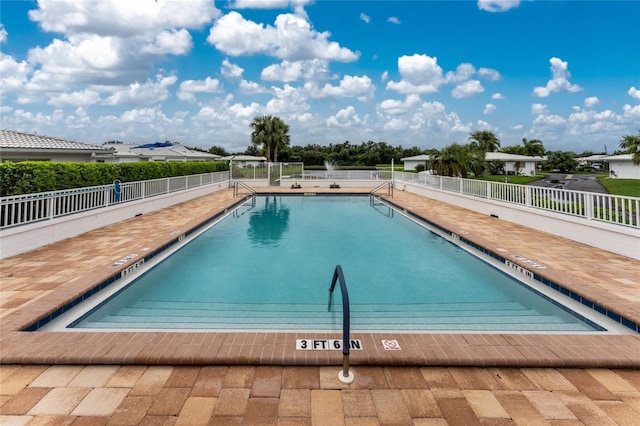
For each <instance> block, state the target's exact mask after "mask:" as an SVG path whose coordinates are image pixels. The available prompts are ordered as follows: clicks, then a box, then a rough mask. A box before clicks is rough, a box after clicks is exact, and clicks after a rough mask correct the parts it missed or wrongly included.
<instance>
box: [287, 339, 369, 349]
mask: <svg viewBox="0 0 640 426" xmlns="http://www.w3.org/2000/svg"><path fill="white" fill-rule="evenodd" d="M341 349H342V339H296V350H298V351H337V350H341ZM349 349H350V350H356V351H359V350H362V342H361V341H360V339H351V340H350V341H349Z"/></svg>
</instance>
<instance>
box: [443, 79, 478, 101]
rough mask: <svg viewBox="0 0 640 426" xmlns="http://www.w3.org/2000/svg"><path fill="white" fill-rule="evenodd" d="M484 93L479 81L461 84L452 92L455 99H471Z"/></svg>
mask: <svg viewBox="0 0 640 426" xmlns="http://www.w3.org/2000/svg"><path fill="white" fill-rule="evenodd" d="M482 92H484V87H482V84H481V83H480V82H479V81H478V80H469V81H465V82H464V83H461V84H459V85H457V86H456V87H455V89H453V90H452V91H451V95H452V96H453V97H454V98H470V97H472V96H475V95H477V94H479V93H482Z"/></svg>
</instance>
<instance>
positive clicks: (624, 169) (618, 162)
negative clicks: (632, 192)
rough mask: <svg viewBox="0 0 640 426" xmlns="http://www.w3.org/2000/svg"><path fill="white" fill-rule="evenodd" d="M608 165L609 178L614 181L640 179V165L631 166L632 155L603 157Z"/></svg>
mask: <svg viewBox="0 0 640 426" xmlns="http://www.w3.org/2000/svg"><path fill="white" fill-rule="evenodd" d="M604 161H606V162H607V163H609V177H611V178H614V179H616V178H617V179H640V165H636V164H633V155H632V154H622V155H610V156H608V157H604Z"/></svg>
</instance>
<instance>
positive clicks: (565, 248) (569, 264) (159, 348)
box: [0, 190, 640, 425]
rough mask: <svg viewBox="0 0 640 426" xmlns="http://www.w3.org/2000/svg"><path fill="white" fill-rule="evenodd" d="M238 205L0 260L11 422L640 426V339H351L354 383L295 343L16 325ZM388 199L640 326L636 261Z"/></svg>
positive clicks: (216, 202)
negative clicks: (523, 262) (535, 268)
mask: <svg viewBox="0 0 640 426" xmlns="http://www.w3.org/2000/svg"><path fill="white" fill-rule="evenodd" d="M298 191H299V190H298ZM335 191H336V190H332V192H335ZM338 191H343V190H338ZM235 201H236V200H234V199H233V196H232V192H231V191H221V192H219V193H216V194H212V195H210V196H207V197H203V198H201V199H198V200H194V201H191V202H188V203H184V204H181V205H178V206H174V207H171V208H168V209H165V210H162V211H160V212H156V213H152V214H148V215H145V216H141V217H137V218H132V219H130V220H128V221H125V222H122V223H119V224H116V225H112V226H109V227H105V228H102V229H99V230H96V231H93V232H90V233H87V234H85V235H82V236H79V237H76V238H72V239H69V240H65V241H62V242H60V243H57V244H54V245H52V246H49V247H44V248H42V249H38V250H34V251H32V252H29V253H25V254H23V255H19V256H15V257H12V258H9V259H6V260H3V261H1V263H0V266H1V268H2V269H1V272H0V274H1V275H0V278H1V280H2V281H1V283H0V296H1V299H0V322H1V324H0V332H1V335H0V362H1V363H2V365H1V366H0V424H2V425H5V424H7V425H12V424H71V423H73V424H114V425H115V424H185V425H198V424H281V425H288V424H320V425H326V424H328V425H333V424H347V425H366V424H446V423H449V424H465V425H466V424H481V423H482V424H503V423H504V424H513V423H516V424H527V425H528V424H554V423H557V424H560V423H566V424H639V423H640V370H638V368H639V367H640V336H638V335H637V334H628V335H606V334H580V335H562V334H553V335H538V334H455V333H432V334H393V333H392V335H391V336H389V335H381V334H375V333H358V332H357V330H354V331H353V337H354V338H359V339H361V340H362V342H363V345H364V350H362V351H352V353H351V363H352V365H353V367H352V370H353V372H354V373H355V377H356V379H355V381H354V383H353V384H351V385H345V384H342V383H341V382H339V381H338V379H337V373H338V371H339V366H340V365H341V362H342V355H341V353H339V351H327V352H320V351H313V352H308V351H296V350H295V339H296V337H298V338H299V337H300V336H297V335H296V334H295V333H291V334H287V333H208V332H203V333H176V332H166V333H165V332H129V333H127V332H24V331H20V330H21V329H22V328H24V327H26V326H28V325H29V324H31V323H32V322H33V321H34V320H35V319H37V318H39V317H42V316H44V315H46V314H48V313H50V312H52V311H55V309H57V308H59V307H61V306H64V304H66V303H68V302H69V301H70V300H73V299H75V298H76V297H77V296H78V295H79V294H82V293H83V292H85V291H86V290H88V289H89V288H91V287H92V286H93V285H95V284H96V283H99V282H101V281H102V280H104V279H105V278H107V277H108V276H110V275H111V274H113V273H114V272H115V271H114V269H113V268H109V266H110V265H112V264H113V263H114V262H116V261H117V260H119V259H122V258H123V257H124V256H126V255H128V254H131V253H137V254H144V252H146V251H148V250H153V249H154V248H156V247H160V246H162V245H163V244H166V243H167V242H169V241H171V240H172V239H174V238H176V235H179V234H180V233H183V232H185V231H186V230H188V229H190V228H193V227H194V226H196V225H198V224H200V223H202V222H204V221H206V220H207V219H208V218H209V217H211V216H212V214H214V213H216V212H219V211H221V210H224V209H225V208H228V207H229V206H231V205H232V204H233V203H234V202H235ZM393 201H394V203H397V204H399V205H401V206H403V208H406V209H407V210H409V211H411V212H413V213H415V214H418V215H421V216H424V217H425V218H427V219H428V220H430V221H431V222H433V223H436V224H438V225H440V226H443V227H444V228H446V229H449V230H451V231H453V232H461V231H464V232H462V233H463V234H464V235H465V238H468V239H469V240H471V241H473V242H475V243H477V244H479V245H481V246H482V247H485V248H488V249H490V250H499V251H500V252H501V253H503V255H504V256H505V257H509V258H510V256H512V255H519V256H523V257H526V258H528V259H531V260H534V261H535V262H537V263H540V264H543V265H545V267H546V269H545V272H544V273H545V274H547V275H548V278H550V279H553V280H554V281H556V282H558V283H561V284H562V285H564V286H565V287H566V288H569V289H571V290H573V291H575V292H578V293H580V294H583V295H585V296H588V297H590V298H591V299H592V300H594V301H597V302H598V303H599V304H600V305H601V306H604V307H607V308H610V309H614V310H615V311H616V312H618V313H620V314H623V315H625V316H626V317H627V318H629V319H631V320H632V321H635V322H636V323H637V322H640V284H639V283H638V277H640V262H638V261H635V260H632V259H630V258H625V257H623V256H618V255H615V254H611V253H608V252H604V251H602V250H598V249H596V248H593V247H589V246H585V245H582V244H578V243H574V242H571V241H568V240H565V239H562V238H558V237H555V236H553V235H550V234H545V233H542V232H537V231H533V230H531V229H528V228H525V227H521V226H518V225H514V224H510V223H507V222H504V221H500V220H497V219H494V218H490V217H486V216H484V215H480V214H477V213H474V212H470V211H467V210H464V209H459V208H454V207H451V206H448V205H445V204H442V203H438V202H436V201H433V200H430V199H426V198H422V197H417V196H415V195H412V194H409V193H406V192H402V191H396V193H395V194H394V198H393ZM133 261H135V260H132V261H131V262H133ZM131 262H128V263H124V264H123V265H122V266H121V267H122V268H126V267H127V266H129V265H130V264H131ZM304 337H335V336H333V335H325V334H317V335H316V334H313V335H310V334H309V333H304ZM382 338H393V339H396V340H397V341H398V342H399V344H400V346H401V348H402V350H401V351H384V350H383V349H382V347H381V345H380V339H382ZM336 352H338V353H336Z"/></svg>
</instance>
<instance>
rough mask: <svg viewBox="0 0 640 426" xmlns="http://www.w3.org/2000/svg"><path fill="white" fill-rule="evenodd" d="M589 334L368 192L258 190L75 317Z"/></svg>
mask: <svg viewBox="0 0 640 426" xmlns="http://www.w3.org/2000/svg"><path fill="white" fill-rule="evenodd" d="M338 264H339V265H341V266H342V268H343V271H344V275H345V280H346V283H347V287H348V291H349V299H350V302H351V328H352V330H353V331H384V330H393V331H453V330H457V331H518V332H521V331H563V332H566V331H572V332H573V331H594V330H595V328H594V326H593V324H592V323H590V322H585V321H582V320H581V319H580V318H578V317H577V316H576V315H573V314H572V313H571V312H569V311H568V310H567V309H566V308H563V307H561V306H558V305H557V304H555V303H552V302H550V301H549V300H547V298H545V297H541V296H540V295H539V294H537V293H536V292H534V291H531V290H530V289H529V288H527V287H526V286H524V285H523V284H522V283H519V282H517V281H515V280H514V279H513V278H512V277H510V276H508V275H506V274H505V273H504V272H501V271H500V270H498V269H496V268H494V267H492V266H490V265H488V264H487V263H485V262H484V261H482V260H480V259H479V258H476V257H475V256H473V255H471V254H469V253H468V252H467V251H465V250H463V249H461V248H460V247H458V246H456V245H455V244H453V243H451V242H449V241H447V240H445V239H444V238H442V237H440V236H438V235H436V234H435V233H433V232H431V231H430V230H429V229H427V228H425V227H424V226H421V225H420V224H417V223H416V222H415V221H414V220H411V219H409V218H408V217H406V216H405V215H403V214H400V213H399V212H398V211H395V210H393V209H392V208H391V207H390V206H387V205H385V204H382V203H381V202H380V201H372V199H370V198H369V197H368V196H344V195H342V196H301V195H298V196H281V195H276V196H273V195H272V196H259V197H257V198H256V199H255V201H254V203H252V202H247V203H245V204H244V205H242V206H241V207H239V208H238V209H236V210H234V211H233V212H232V213H231V214H229V215H228V216H227V217H225V218H224V219H223V220H221V221H219V222H217V223H216V224H215V225H214V226H212V227H210V228H208V229H207V230H206V231H204V232H203V233H202V234H201V235H199V236H198V237H197V238H195V239H193V240H192V241H190V242H189V243H188V244H186V245H184V246H183V247H181V248H180V249H179V250H178V251H176V252H175V253H173V254H172V255H171V256H169V257H168V258H167V259H166V260H164V261H162V262H161V263H159V264H157V265H156V266H155V267H153V268H152V269H150V270H149V271H147V272H145V273H144V274H143V275H141V276H140V277H138V278H137V279H136V280H135V281H133V282H132V283H131V284H129V285H128V286H127V287H125V288H124V289H122V290H121V291H119V292H118V293H117V294H116V295H115V296H113V297H111V298H110V299H109V300H108V302H107V303H103V304H101V305H100V306H98V307H97V308H95V309H93V310H92V311H91V312H90V313H89V314H87V315H85V316H84V317H82V318H81V319H80V320H77V321H75V322H74V323H73V327H75V328H94V329H95V328H98V329H194V330H198V329H207V330H278V331H286V330H312V331H335V332H339V331H340V330H341V327H342V314H341V312H342V310H341V306H340V305H341V303H342V301H341V298H340V292H339V291H338V292H335V294H334V296H333V308H332V310H331V312H327V297H328V289H329V285H330V284H331V279H332V277H333V271H334V269H335V267H336V265H338Z"/></svg>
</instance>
